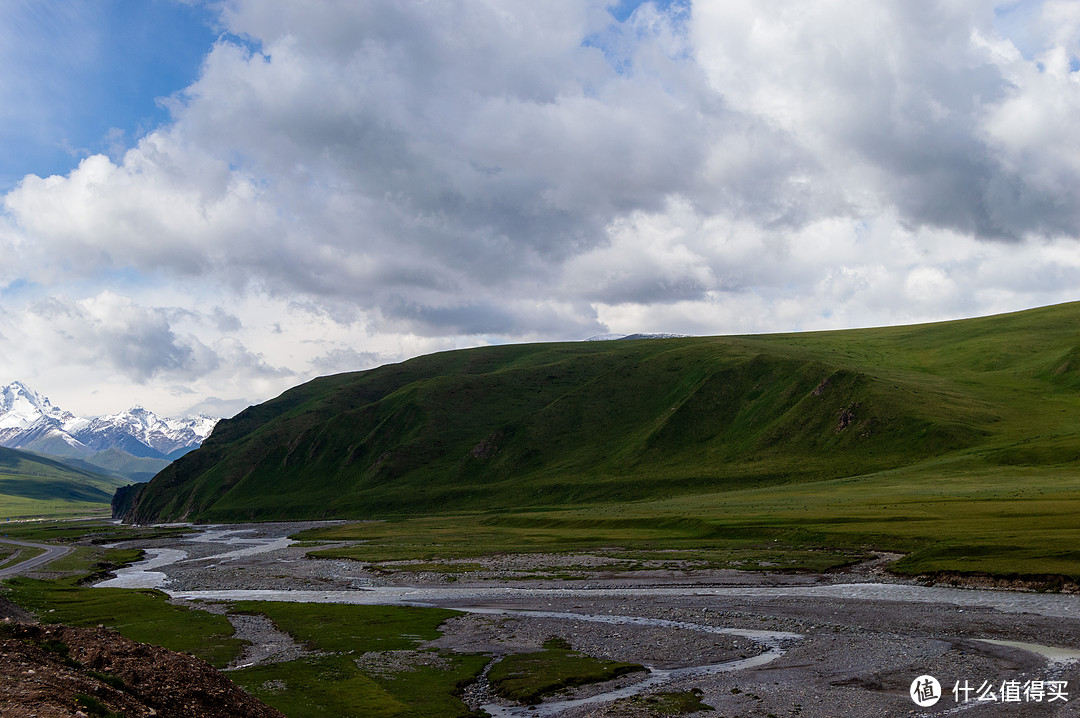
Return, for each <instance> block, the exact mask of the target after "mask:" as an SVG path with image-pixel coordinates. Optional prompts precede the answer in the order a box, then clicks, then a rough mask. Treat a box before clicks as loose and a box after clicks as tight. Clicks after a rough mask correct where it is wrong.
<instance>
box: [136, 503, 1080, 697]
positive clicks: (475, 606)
mask: <svg viewBox="0 0 1080 718" xmlns="http://www.w3.org/2000/svg"><path fill="white" fill-rule="evenodd" d="M299 528H300V526H298V525H291V524H263V525H258V526H252V525H241V526H218V527H210V528H208V527H201V528H199V529H198V531H199V535H198V536H197V537H196V538H197V539H198V540H194V541H193V540H185V539H179V540H178V539H168V540H157V541H150V542H144V543H141V544H139V543H133V542H129V543H127V544H125V545H126V546H133V545H138V546H140V547H142V548H148V549H149V548H156V549H168V550H172V551H177V552H183V555H182V556H181V555H179V554H162V555H171V557H172V559H173V560H172V561H171V562H162V561H159V562H158V564H159V565H157V566H156V567H153V568H152V569H151V570H150V571H144V572H143V574H142V576H140V577H139V580H141V581H145V582H149V583H146V584H143V585H156V586H157V587H159V588H161V589H162V590H165V591H167V592H169V593H171V594H173V595H175V596H177V597H178V598H182V600H198V601H199V602H200V603H204V604H205V603H206V602H212V603H221V602H227V601H228V600H230V599H234V598H241V597H243V598H263V599H273V600H316V601H334V602H338V601H341V602H356V603H399V604H400V603H405V604H417V605H437V606H441V607H446V608H457V609H462V610H465V611H467V612H468V613H467V614H466V615H464V616H462V617H460V618H455V619H452V620H450V621H448V622H446V623H445V624H444V625H443V636H442V638H440V639H438V641H436V642H435V643H434V644H433V645H434V646H435V647H438V648H440V649H444V650H450V651H462V652H489V653H491V654H493V655H495V656H498V655H503V654H507V653H515V652H525V651H531V650H536V648H537V647H538V646H540V645H542V643H543V641H545V640H547V639H548V638H550V637H552V636H557V637H560V638H562V639H564V640H566V641H567V642H569V643H570V645H572V646H573V648H574V649H576V650H580V651H582V652H585V653H587V654H589V655H592V656H595V657H598V658H610V659H614V660H620V661H632V662H638V663H642V664H644V665H647V666H650V667H652V668H653V669H655V671H656V672H657V675H658V674H659V672H661V671H671V672H670V673H667V674H665V675H666V676H667V677H666V678H665V679H664V680H662V681H659V682H656V683H654V684H651V685H650V686H649V688H648V689H647V691H648V692H652V693H655V692H677V691H689V690H692V689H697V690H699V691H700V692H701V701H702V702H703V703H704V704H706V705H709V706H712V707H713V708H714V709H715V711H716V712H701V713H700V715H702V716H706V715H710V716H763V717H764V716H768V715H770V714H771V715H774V716H794V715H801V716H855V717H859V716H883V715H894V716H895V715H944V714H953V713H955V712H966V711H968V710H974V711H976V713H974V714H973V715H979V716H999V715H1000V716H1072V715H1080V669H1078V664H1077V663H1076V662H1075V661H1074V660H1073V659H1072V658H1071V655H1072V654H1071V653H1070V652H1069V651H1071V650H1076V649H1080V621H1078V618H1080V597H1077V596H1072V595H1054V594H1033V593H1007V592H1000V591H988V590H966V591H965V590H961V589H948V588H940V587H934V588H926V587H922V586H919V585H918V584H917V582H914V581H902V580H899V579H896V578H892V577H889V576H887V575H886V574H884V573H883V572H882V566H883V563H884V561H883V560H879V561H876V562H873V563H868V564H866V565H864V566H861V567H856V568H855V569H853V570H850V571H847V572H844V573H837V574H821V575H805V574H799V575H788V574H770V573H764V572H739V571H734V570H694V569H693V568H692V567H687V566H678V565H670V564H669V565H664V564H660V565H656V566H645V567H640V566H639V567H638V570H633V571H629V570H625V567H624V566H620V565H619V564H618V562H617V561H612V560H611V559H610V557H598V556H591V555H522V556H500V557H496V558H492V559H476V558H469V559H468V563H469V564H473V566H470V569H471V570H467V571H456V570H451V571H438V570H410V567H409V566H408V565H407V564H402V565H401V566H400V567H399V570H395V569H394V567H390V566H387V565H386V564H382V565H380V566H378V567H375V566H369V565H365V564H362V563H358V562H352V561H344V560H317V559H311V558H308V557H307V556H306V551H307V550H309V549H308V548H305V547H297V546H290V545H289V544H288V542H287V541H285V540H284V538H285V537H286V536H287V535H288V534H289V533H292V532H294V531H296V530H298V529H299ZM155 553H156V552H155ZM136 571H138V569H137V568H136ZM131 575H132V576H134V575H135V574H134V572H132V574H131ZM120 580H121V582H122V581H123V580H124V578H123V577H121V579H120ZM252 590H259V591H260V593H259V594H258V595H252V594H250V593H248V591H252ZM598 617H609V618H610V620H605V621H601V620H598ZM623 619H625V620H623ZM634 619H656V620H655V621H651V622H650V621H649V620H640V621H635V620H634ZM248 628H249V632H248V634H247V636H246V637H248V638H249V640H254V641H255V642H256V643H257V644H258V643H259V642H260V640H264V641H265V642H266V644H267V646H270V645H271V644H273V643H274V642H277V644H278V645H280V643H281V636H280V634H279V635H274V633H275V632H274V630H273V628H272V626H270V627H266V626H265V625H264V626H262V628H260V627H259V626H251V627H248ZM706 628H712V629H738V630H741V631H742V632H743V633H742V634H741V635H740V634H738V633H735V632H719V631H711V630H705V629H706ZM260 630H261V631H263V634H262V635H263V638H262V639H260V638H259V636H260ZM750 631H760V632H764V634H777V635H778V634H785V635H787V636H788V637H787V638H784V639H783V640H781V641H779V642H776V641H774V642H773V644H771V645H770V644H769V642H768V641H766V640H765V639H761V638H759V639H753V638H748V637H747V636H749V635H751V634H750V633H749V632H750ZM764 634H763V635H764ZM983 639H992V640H998V641H1010V642H1018V643H1023V644H1029V645H1027V646H1026V647H1017V646H1014V645H1001V644H997V643H988V642H985V640H983ZM1038 646H1050V647H1054V648H1057V649H1065V652H1064V653H1061V652H1057V653H1053V652H1048V651H1044V652H1043V653H1049V654H1050V655H1051V656H1053V658H1052V659H1051V658H1048V657H1047V656H1046V655H1042V653H1040V652H1039V651H1038V648H1037V647H1038ZM421 648H423V647H421ZM767 651H775V652H776V653H775V655H772V654H770V655H768V656H766V658H767V659H768V660H763V661H762V662H760V663H754V662H752V661H751V662H749V663H745V664H744V663H740V664H738V667H737V668H735V669H732V670H722V671H717V672H712V673H709V672H698V673H695V672H693V671H684V672H680V670H681V669H688V668H694V667H699V666H706V665H718V664H723V663H725V662H733V661H742V660H745V659H747V658H752V657H754V656H757V655H762V654H764V653H765V652H767ZM274 654H275V652H274V651H272V650H269V651H263V652H262V653H261V654H260V652H259V651H257V650H256V651H253V652H252V653H251V654H249V655H250V656H251V657H252V660H273V655H274ZM288 654H289V655H294V654H293V653H291V652H288ZM260 655H263V656H264V657H263V658H260V657H259V656H260ZM364 660H365V661H367V662H368V663H369V664H370V665H371V666H374V667H375V668H378V667H379V666H383V667H384V668H385V667H386V666H389V667H390V668H387V670H390V669H395V667H396V669H401V666H406V667H407V666H408V664H409V661H410V660H419V657H418V656H409V655H407V653H406V654H399V655H385V656H383V655H370V656H366V657H364ZM922 675H930V676H934V677H936V678H937V680H938V681H939V683H940V685H941V693H942V694H943V695H942V697H941V699H940V700H939V701H938V703H937V704H936V705H934V706H932V707H926V708H923V707H920V706H918V705H917V704H916V703H915V702H914V701H913V699H912V697H911V696H910V695H909V689H910V688H911V685H912V682H913V681H914V680H915V679H916V678H917V677H919V676H922ZM641 677H642V676H641V675H640V674H639V675H638V678H641ZM635 680H637V678H635V677H633V676H630V677H624V678H622V679H620V681H621V683H620V685H622V684H625V683H629V682H634V681H635ZM1040 681H1041V682H1042V683H1039V682H1040ZM1051 681H1053V682H1055V683H1050V682H1051ZM1061 682H1065V683H1061ZM1014 686H1026V687H1027V690H1026V693H1017V692H1015V691H1014V690H1013V688H1014ZM616 687H617V686H615V685H611V686H603V685H602V686H592V687H589V688H587V689H578V690H577V692H574V693H571V694H567V695H564V696H559V697H557V698H556V699H554V700H559V701H565V700H569V699H573V698H580V697H582V696H584V695H585V694H588V693H600V694H605V693H608V692H610V691H612V690H614V689H615V688H616ZM954 687H955V688H956V689H957V690H956V692H955V693H954ZM967 687H970V688H971V689H972V690H970V691H967V692H965V690H964V689H965V688H967ZM1033 687H1038V688H1041V691H1033V690H1032V688H1033ZM1003 688H1004V689H1005V690H1004V692H1003V690H1002V689H1003ZM1047 688H1053V689H1055V691H1056V692H1049V691H1048V690H1046V689H1047ZM979 689H982V690H981V692H980V690H979ZM1062 693H1064V694H1067V695H1062ZM1074 693H1075V695H1074ZM980 696H981V697H982V698H983V700H978V698H979V697H980ZM1017 696H1019V700H1013V699H1014V698H1017ZM965 697H966V698H967V699H968V700H967V702H964V699H965ZM991 697H992V698H993V700H991ZM1037 698H1038V699H1039V700H1036V699H1037ZM469 699H470V701H472V702H473V703H474V704H475V705H483V704H484V703H485V702H486V701H490V700H491V697H490V695H487V694H485V693H484V691H483V686H482V684H481V685H479V686H477V687H475V688H474V689H473V695H470V696H469ZM563 705H564V706H565V707H564V708H560V709H559V710H557V711H555V712H554V713H549V714H552V715H561V716H565V717H566V718H575V717H582V716H648V715H656V713H655V712H651V709H650V708H649V707H648V705H647V702H646V701H643V700H642V699H641V697H637V698H630V697H622V698H618V699H616V700H599V701H596V702H591V703H585V704H583V705H577V706H571V705H567V704H563ZM553 708H554V707H553ZM520 714H521V715H537V714H538V713H537V712H535V711H534V712H531V713H530V712H527V711H522V712H521V713H520Z"/></svg>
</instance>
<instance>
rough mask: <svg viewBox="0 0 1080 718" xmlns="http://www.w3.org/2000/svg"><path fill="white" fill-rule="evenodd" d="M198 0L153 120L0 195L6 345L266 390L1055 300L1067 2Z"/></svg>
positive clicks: (125, 372) (1064, 201)
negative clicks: (195, 35) (108, 151)
mask: <svg viewBox="0 0 1080 718" xmlns="http://www.w3.org/2000/svg"><path fill="white" fill-rule="evenodd" d="M219 7H220V8H221V18H220V21H221V23H222V27H223V29H225V30H227V32H228V34H225V35H223V39H221V40H219V42H218V43H217V44H216V45H215V46H214V47H213V48H209V49H208V55H207V57H206V60H205V63H204V67H203V71H202V74H201V76H200V77H199V79H198V81H197V82H195V83H194V84H192V85H191V86H190V87H188V88H186V89H185V90H184V91H183V92H180V93H178V94H177V95H175V96H174V97H173V99H172V100H171V103H172V104H171V109H172V112H173V122H172V123H171V124H169V125H167V126H163V127H160V128H157V129H156V130H155V131H153V132H150V133H148V134H147V135H146V136H145V137H143V139H142V140H141V141H140V142H139V143H138V145H137V146H136V147H134V148H133V149H131V150H130V151H128V152H127V153H126V154H124V155H123V156H122V157H118V158H113V159H110V158H107V157H104V156H92V157H88V158H87V159H86V160H84V161H83V162H82V164H81V165H80V166H79V167H78V168H77V169H76V170H74V171H72V172H71V173H70V174H69V175H67V176H54V177H47V178H40V177H35V176H29V177H27V178H25V179H24V180H23V181H22V182H21V183H20V184H19V185H18V186H17V187H16V188H15V189H14V190H12V191H11V192H10V193H8V194H7V196H6V197H4V199H3V208H4V213H3V215H0V247H2V248H3V251H4V253H5V257H7V258H9V259H8V261H7V262H5V264H4V265H3V266H2V268H0V282H2V283H4V284H7V285H10V288H9V290H8V293H7V294H6V295H4V296H6V297H7V298H6V299H4V298H3V297H2V296H0V307H4V308H6V314H5V317H6V318H5V319H4V320H3V321H4V323H3V324H0V334H3V335H4V336H5V337H9V336H10V335H11V333H12V332H16V333H18V332H23V334H24V335H25V336H26V338H27V339H28V340H31V339H32V340H33V341H38V342H43V343H44V344H43V345H44V346H48V347H50V348H52V349H55V350H57V351H60V350H63V348H64V347H67V346H68V343H67V342H74V341H76V340H81V341H83V342H84V343H85V345H86V348H85V349H83V350H78V351H66V350H65V353H64V357H65V361H66V362H68V363H76V362H84V363H85V362H100V363H103V364H107V365H108V366H109V367H111V368H110V371H111V372H112V374H110V375H109V376H110V377H113V378H112V379H110V380H111V381H118V380H117V379H116V377H126V379H125V381H130V382H134V383H138V382H144V383H145V382H148V381H149V380H150V379H153V380H154V382H159V381H160V382H167V383H168V385H170V386H187V387H189V388H191V389H192V390H193V391H195V392H197V393H198V394H199V396H200V397H201V396H215V397H219V398H220V399H218V400H217V401H230V400H232V399H233V398H234V397H248V398H250V399H251V400H253V401H254V400H256V399H262V398H265V397H266V395H267V392H276V391H280V390H281V389H283V388H285V386H287V385H288V382H294V383H295V382H296V381H299V380H302V379H303V378H307V377H309V376H311V375H313V374H314V373H324V372H328V371H337V370H346V369H353V368H363V367H360V366H356V365H357V364H364V363H372V364H374V363H379V362H383V361H390V360H395V359H399V358H402V357H405V356H409V355H412V354H416V353H421V352H425V351H432V350H437V349H446V348H453V347H458V346H466V345H474V344H482V343H487V342H496V341H508V340H514V341H517V340H527V339H566V338H581V337H585V336H589V335H591V334H599V333H602V332H603V331H605V330H608V329H610V330H612V331H621V332H634V331H674V332H688V333H725V332H729V331H738V332H748V331H763V330H772V331H775V330H789V329H810V328H833V327H842V326H865V325H872V324H884V323H894V322H903V321H926V320H931V319H937V318H947V317H955V316H964V315H970V314H978V313H984V312H986V311H998V310H1002V309H1015V308H1020V307H1023V306H1033V305H1035V304H1040V303H1049V302H1051V301H1060V300H1064V299H1069V298H1072V296H1073V295H1072V292H1073V291H1074V289H1073V288H1074V287H1075V286H1076V282H1075V279H1076V273H1077V269H1076V267H1075V266H1074V265H1075V263H1074V262H1072V260H1071V259H1070V258H1071V256H1072V255H1073V254H1075V252H1073V248H1074V247H1075V244H1074V242H1075V240H1076V239H1077V238H1078V237H1080V210H1078V209H1077V208H1078V207H1080V202H1078V201H1077V200H1080V197H1078V196H1077V193H1078V192H1080V140H1078V139H1077V138H1076V133H1075V132H1074V131H1073V129H1072V128H1073V125H1075V118H1076V117H1077V116H1078V113H1080V73H1077V72H1076V71H1074V70H1073V67H1074V66H1076V64H1077V63H1076V53H1077V41H1076V34H1075V32H1072V31H1071V30H1069V28H1075V27H1076V26H1077V24H1078V23H1080V18H1078V17H1077V15H1076V12H1075V7H1076V6H1075V3H1060V2H1044V3H1037V4H1036V5H1035V6H1033V7H1034V9H1032V10H1031V11H1029V12H1023V13H1021V12H1018V11H1016V12H1013V13H1012V15H1010V16H1009V18H1010V19H1009V22H1005V21H1004V20H1003V19H1002V18H1003V17H1005V16H1004V15H1003V14H1002V13H998V14H997V16H995V12H994V8H993V7H992V6H991V5H988V4H986V3H983V2H978V1H977V0H970V1H957V2H949V3H929V4H928V3H910V2H905V1H903V0H891V1H889V2H879V3H860V2H844V1H841V0H820V1H817V2H806V3H799V4H797V5H792V4H791V3H786V2H773V1H772V0H769V1H767V2H759V1H756V0H755V1H753V2H751V1H750V0H732V1H730V2H724V3H699V4H697V5H694V6H693V7H692V8H690V10H689V12H686V8H685V7H683V6H678V5H676V6H675V7H674V9H672V10H669V11H663V10H660V9H659V8H658V7H656V6H654V5H652V4H650V3H646V4H644V5H642V6H641V7H639V8H638V10H637V11H636V13H635V14H634V15H633V16H632V17H631V18H630V20H628V21H627V22H626V23H624V24H619V23H617V22H616V21H615V20H614V19H613V18H612V17H611V15H609V14H608V13H607V12H606V9H605V4H604V2H602V1H601V0H595V1H591V2H590V1H586V0H582V1H580V2H578V1H574V0H557V1H556V2H555V3H554V4H552V3H548V4H546V5H544V6H542V7H541V6H537V5H536V4H535V3H529V2H525V1H524V0H520V1H514V2H494V1H491V2H488V1H485V0H458V1H457V2H454V3H443V4H431V3H400V2H390V0H372V1H371V2H365V3H350V2H334V1H332V0H320V1H315V2H310V3H303V4H302V5H301V4H297V3H292V2H286V1H285V0H260V1H259V2H254V1H253V0H231V1H229V2H226V3H223V4H221V5H220V6H219ZM1010 7H1012V6H1010ZM230 38H231V39H230ZM236 38H245V39H244V41H239V40H237V39H236ZM1021 46H1022V47H1021ZM117 276H121V277H125V278H126V280H125V283H123V284H122V285H120V286H118V288H116V289H115V291H114V293H112V294H108V293H103V292H102V284H103V283H105V282H113V281H115V278H116V277H117ZM27 286H29V287H31V288H32V289H26V290H20V291H16V290H17V289H18V288H19V287H27ZM110 286H111V285H110ZM20 292H21V293H20ZM50 296H51V297H52V300H49V301H46V300H47V299H48V297H50ZM50 301H51V303H50ZM35 302H36V303H35ZM34 307H38V309H36V310H35V309H34ZM45 308H50V309H48V312H50V313H49V315H48V317H49V321H48V322H47V323H48V324H49V326H50V328H49V329H48V330H41V332H38V333H35V331H31V330H30V329H28V322H29V320H28V319H27V317H30V316H33V315H32V312H34V311H37V312H38V316H43V315H42V313H43V312H46V309H45ZM136 337H143V338H145V339H146V340H145V341H142V342H140V341H137V340H136ZM0 353H2V352H0ZM16 366H17V364H16ZM244 377H250V378H249V379H247V378H244ZM131 386H134V384H131ZM182 393H183V392H175V391H174V392H173V394H171V395H170V396H172V397H173V398H171V399H165V398H163V401H170V402H172V403H173V404H174V405H175V404H176V403H177V402H179V401H180V400H181V398H182V397H181V396H180V394H182ZM191 399H192V397H190V396H188V397H186V398H183V400H184V401H187V402H188V403H194V401H192V400H191Z"/></svg>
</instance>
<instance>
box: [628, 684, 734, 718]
mask: <svg viewBox="0 0 1080 718" xmlns="http://www.w3.org/2000/svg"><path fill="white" fill-rule="evenodd" d="M701 696H702V692H701V689H700V688H692V689H690V690H688V691H678V692H668V693H648V694H645V695H640V696H634V697H633V698H629V699H627V700H626V703H627V704H628V705H631V706H633V707H635V708H638V709H644V710H645V711H647V713H648V715H650V716H657V718H659V717H660V716H682V715H689V714H690V713H696V712H698V711H714V710H716V709H715V708H713V707H712V706H710V705H709V704H707V703H702V702H701Z"/></svg>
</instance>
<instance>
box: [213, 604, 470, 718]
mask: <svg viewBox="0 0 1080 718" xmlns="http://www.w3.org/2000/svg"><path fill="white" fill-rule="evenodd" d="M232 610H233V611H235V612H239V613H249V614H261V615H264V616H267V617H268V618H270V619H271V620H272V621H273V622H274V624H275V625H276V626H277V627H278V628H279V629H280V630H282V631H284V632H286V633H288V634H289V635H291V636H292V637H293V638H294V639H295V640H297V641H299V642H302V643H304V644H306V645H307V646H308V647H309V648H311V649H313V650H315V651H317V652H320V653H321V655H316V656H309V657H306V658H302V659H299V660H295V661H289V662H287V663H275V664H270V665H266V666H257V667H253V668H245V669H243V670H239V671H233V672H231V673H229V677H230V678H231V679H232V680H234V681H235V682H236V683H238V684H239V685H241V686H243V687H244V688H245V690H247V691H249V692H250V693H252V694H253V695H255V696H256V697H258V698H259V699H260V700H262V701H264V702H266V703H268V704H269V705H272V706H274V707H275V708H277V709H278V710H280V711H282V712H283V713H285V714H286V715H288V716H289V717H290V718H307V717H308V716H311V717H312V718H314V717H316V716H319V717H321V716H329V715H333V716H342V717H343V718H345V717H347V716H356V717H357V718H360V717H363V718H367V717H369V716H370V717H371V718H382V717H387V718H389V717H391V716H394V717H401V718H406V717H408V718H412V717H415V718H421V717H423V718H426V717H427V716H448V717H449V718H453V717H455V716H469V715H472V713H470V711H469V710H468V708H467V707H466V706H465V704H464V703H462V702H461V699H460V698H459V697H458V696H459V694H460V689H461V687H462V686H463V685H465V684H466V683H468V682H471V681H473V680H475V679H476V676H478V675H479V674H480V672H481V671H482V670H483V669H484V666H485V665H486V664H487V662H488V660H489V659H488V657H487V656H483V655H471V654H469V655H460V654H447V653H441V654H434V653H432V654H431V655H433V656H437V660H435V661H420V660H412V661H410V660H409V659H408V656H409V654H410V653H412V652H415V651H416V648H417V646H418V645H419V644H420V643H421V642H422V641H428V640H434V639H435V638H438V637H439V635H441V634H440V632H439V630H438V627H439V626H440V625H441V624H442V623H443V622H444V621H445V620H446V619H448V618H451V617H453V616H457V615H461V614H460V612H459V611H449V610H445V609H438V608H413V607H407V606H350V605H339V604H320V603H284V602H281V603H278V602H269V601H265V602H264V601H241V602H237V603H236V604H234V605H233V608H232ZM388 652H404V655H405V658H404V659H402V660H403V665H402V666H400V667H399V669H398V670H393V671H385V670H378V671H376V670H364V669H363V668H361V667H360V665H358V662H359V661H360V658H361V656H363V655H364V654H369V655H370V654H372V653H374V654H383V653H388ZM327 654H329V655H327ZM425 655H426V654H425Z"/></svg>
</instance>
